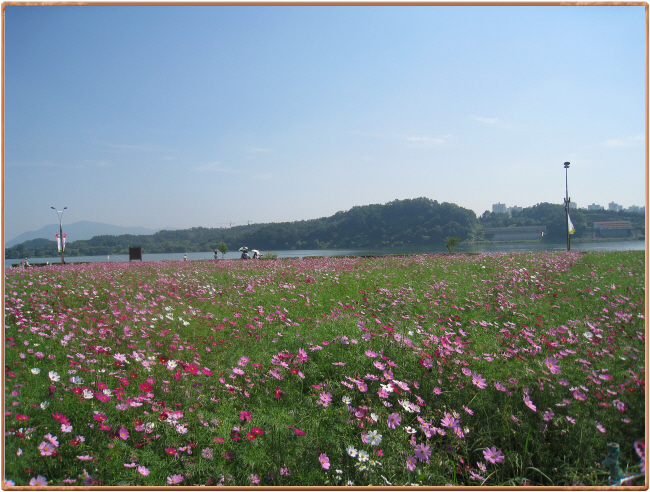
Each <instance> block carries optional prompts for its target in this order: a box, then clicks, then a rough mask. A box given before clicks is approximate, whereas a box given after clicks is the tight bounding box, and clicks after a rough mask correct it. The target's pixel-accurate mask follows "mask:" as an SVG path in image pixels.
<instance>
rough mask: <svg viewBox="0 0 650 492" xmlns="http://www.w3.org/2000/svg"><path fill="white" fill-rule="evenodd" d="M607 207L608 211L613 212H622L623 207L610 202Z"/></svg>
mask: <svg viewBox="0 0 650 492" xmlns="http://www.w3.org/2000/svg"><path fill="white" fill-rule="evenodd" d="M608 206H609V208H608V210H613V211H614V212H618V211H619V210H623V206H621V205H619V204H618V203H614V202H611V203H610V204H609V205H608Z"/></svg>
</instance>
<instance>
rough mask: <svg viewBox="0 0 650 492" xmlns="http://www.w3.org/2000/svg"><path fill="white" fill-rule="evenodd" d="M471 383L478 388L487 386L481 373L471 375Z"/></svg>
mask: <svg viewBox="0 0 650 492" xmlns="http://www.w3.org/2000/svg"><path fill="white" fill-rule="evenodd" d="M472 384H473V385H474V386H478V388H479V389H485V388H486V387H487V384H486V380H485V378H483V376H482V375H481V374H476V373H474V375H473V376H472Z"/></svg>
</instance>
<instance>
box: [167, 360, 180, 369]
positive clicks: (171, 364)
mask: <svg viewBox="0 0 650 492" xmlns="http://www.w3.org/2000/svg"><path fill="white" fill-rule="evenodd" d="M177 365H178V362H176V361H175V360H168V361H167V369H169V370H170V371H171V370H173V369H175V368H176V366H177Z"/></svg>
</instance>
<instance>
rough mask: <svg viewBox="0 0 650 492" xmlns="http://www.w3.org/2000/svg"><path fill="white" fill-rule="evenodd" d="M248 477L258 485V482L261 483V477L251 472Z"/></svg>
mask: <svg viewBox="0 0 650 492" xmlns="http://www.w3.org/2000/svg"><path fill="white" fill-rule="evenodd" d="M248 479H249V480H250V481H251V483H252V484H254V485H257V484H258V483H260V477H258V476H257V475H254V474H251V475H249V477H248Z"/></svg>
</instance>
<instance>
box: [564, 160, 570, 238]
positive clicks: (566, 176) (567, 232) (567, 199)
mask: <svg viewBox="0 0 650 492" xmlns="http://www.w3.org/2000/svg"><path fill="white" fill-rule="evenodd" d="M569 164H570V163H569V162H565V163H564V169H565V181H566V183H565V184H566V197H565V198H564V210H565V212H566V250H567V251H571V236H570V235H569V204H570V203H571V198H569Z"/></svg>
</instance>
